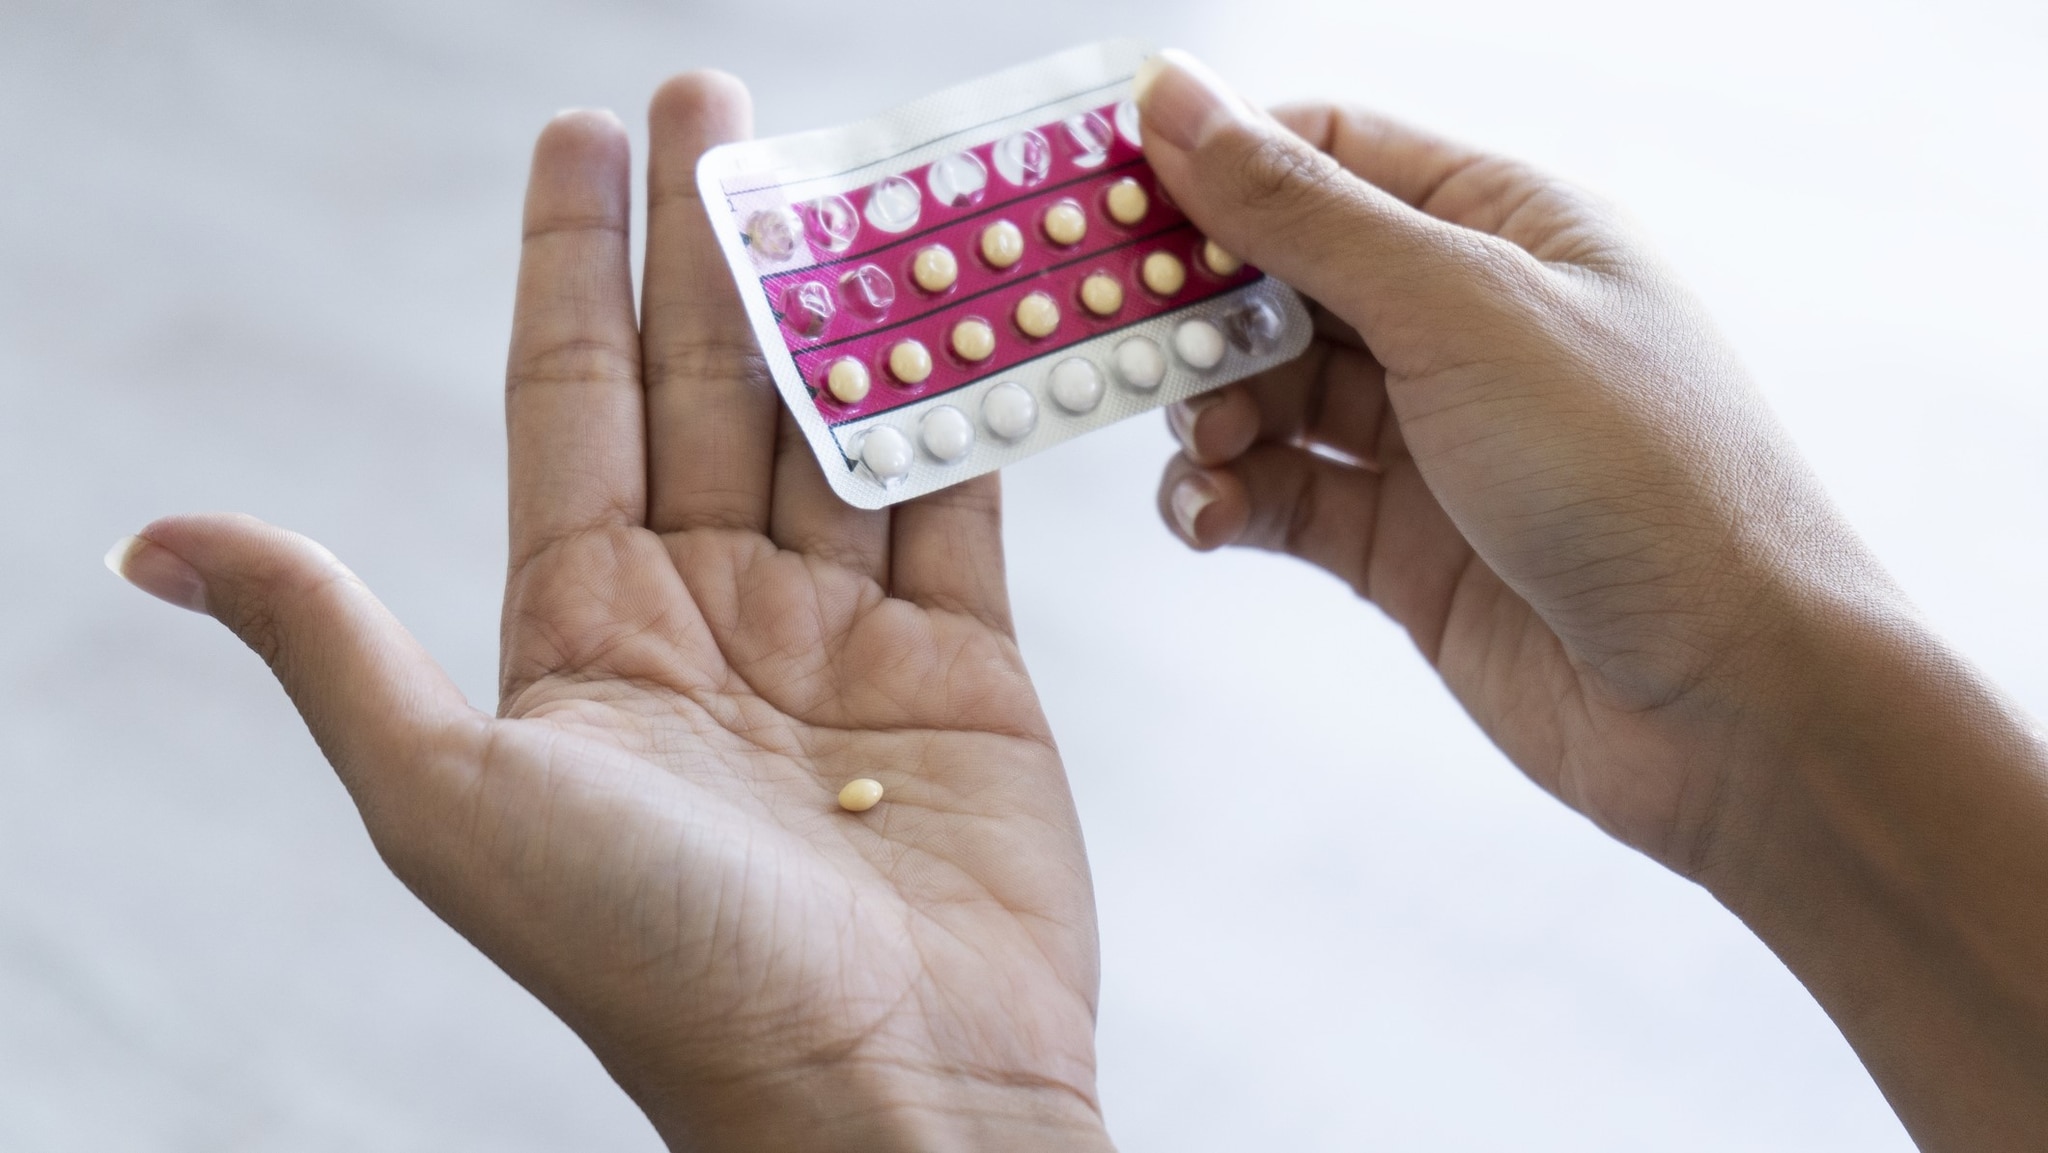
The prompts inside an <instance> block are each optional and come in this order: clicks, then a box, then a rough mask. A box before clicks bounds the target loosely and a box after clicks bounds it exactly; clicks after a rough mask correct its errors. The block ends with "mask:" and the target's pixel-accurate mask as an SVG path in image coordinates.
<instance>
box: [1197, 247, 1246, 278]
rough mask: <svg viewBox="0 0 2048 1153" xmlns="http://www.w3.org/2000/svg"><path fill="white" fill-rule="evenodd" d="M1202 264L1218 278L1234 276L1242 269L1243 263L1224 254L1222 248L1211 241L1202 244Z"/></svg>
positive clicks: (1226, 253) (1228, 254)
mask: <svg viewBox="0 0 2048 1153" xmlns="http://www.w3.org/2000/svg"><path fill="white" fill-rule="evenodd" d="M1202 263H1203V264H1205V265H1207V266H1208V267H1209V271H1211V272H1213V273H1215V274H1216V275H1218V276H1234V275H1236V274H1237V270H1238V269H1240V268H1243V267H1244V261H1242V260H1239V259H1238V258H1237V257H1235V256H1232V255H1231V254H1230V253H1228V252H1225V251H1224V250H1223V247H1222V246H1221V245H1219V244H1217V243H1216V242H1215V241H1213V240H1204V241H1203V242H1202Z"/></svg>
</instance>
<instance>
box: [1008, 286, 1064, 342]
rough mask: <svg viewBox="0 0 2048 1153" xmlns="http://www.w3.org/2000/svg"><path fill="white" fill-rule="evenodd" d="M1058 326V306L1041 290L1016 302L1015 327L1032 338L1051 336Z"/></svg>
mask: <svg viewBox="0 0 2048 1153" xmlns="http://www.w3.org/2000/svg"><path fill="white" fill-rule="evenodd" d="M1059 326H1060V306H1059V305H1057V304H1054V303H1053V299H1052V297H1050V296H1047V295H1046V294H1045V293H1043V292H1034V293H1032V294H1030V295H1029V296H1026V297H1025V298H1024V299H1022V300H1020V301H1018V302H1017V327H1018V328H1019V329H1021V330H1022V331H1023V333H1024V335H1026V336H1028V337H1031V338H1032V339H1034V340H1037V339H1042V338H1044V337H1047V336H1051V335H1052V333H1053V330H1054V329H1056V328H1058V327H1059Z"/></svg>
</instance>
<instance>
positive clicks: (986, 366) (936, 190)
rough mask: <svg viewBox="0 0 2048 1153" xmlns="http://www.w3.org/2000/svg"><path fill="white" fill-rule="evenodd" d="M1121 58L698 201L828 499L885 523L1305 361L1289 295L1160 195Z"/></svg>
mask: <svg viewBox="0 0 2048 1153" xmlns="http://www.w3.org/2000/svg"><path fill="white" fill-rule="evenodd" d="M1147 55H1148V50H1147V48H1146V47H1145V46H1144V45H1143V44H1142V43H1140V42H1138V41H1135V40H1111V41H1103V42H1100V43H1096V44H1090V45H1084V46H1082V47H1079V48H1074V49H1070V50H1068V51H1066V52H1063V53H1060V54H1058V55H1056V56H1052V57H1048V58H1046V59H1043V60H1039V61H1036V62H1033V63H1030V64H1025V65H1021V66H1018V67H1016V68H1011V69H1008V70H1005V71H1003V72H999V73H995V74H993V75H990V76H987V77H983V78H981V79H979V80H975V81H972V82H969V83H967V84H964V85H960V86H958V87H955V88H951V89H948V90H946V91H943V92H940V93H936V94H934V95H932V96H928V97H925V98H923V99H920V100H917V101H913V102H912V103H910V104H907V105H904V106H902V107H901V108H898V109H896V110H894V111H891V112H888V113H884V114H882V115H881V116H877V117H875V118H873V119H870V120H866V121H862V122H860V123H857V124H852V125H848V126H845V127H842V128H833V129H823V130H816V131H811V132H804V133H797V134H793V135H788V136H780V137H772V138H766V139H761V140H751V141H741V142H735V143H730V144H724V145H720V146H718V147H716V148H713V149H710V150H709V151H707V152H706V153H705V154H704V156H703V157H702V158H701V159H700V161H699V163H698V166H697V184H698V189H699V192H700V194H701V197H702V200H703V203H704V205H705V209H706V212H707V213H708V215H709V216H710V223H711V227H712V229H713V231H714V233H715V234H716V235H717V237H718V241H719V247H720V251H721V252H722V253H723V255H724V257H725V260H726V264H727V266H728V267H729V269H730V270H731V272H732V274H733V277H734V280H735V281H736V282H737V284H738V287H739V290H740V296H741V299H742V303H743V305H744V308H745V311H746V314H747V319H748V322H749V324H750V325H751V327H752V329H753V332H754V336H755V338H756V340H757V341H758V342H759V344H760V347H761V352H762V355H763V358H764V360H765V361H766V363H767V366H768V370H769V373H770V375H771V376H772V377H773V378H774V381H775V384H776V388H777V391H778V392H779V393H780V394H781V396H782V399H783V402H784V403H785V404H786V405H787V406H788V407H789V409H790V411H791V413H792V414H793V415H794V417H795V419H796V422H797V425H798V427H799V428H800V429H801V430H802V432H803V435H804V438H805V440H806V442H807V443H808V444H809V445H810V446H811V449H812V452H813V454H814V455H815V456H816V457H817V460H818V464H819V466H820V467H821V468H823V469H824V470H825V474H826V477H827V480H828V481H829V483H830V485H831V487H832V489H833V491H834V492H835V493H837V494H838V495H839V496H840V498H841V499H843V500H845V501H846V502H847V503H849V504H851V505H854V506H856V507H860V508H883V507H886V506H888V505H892V504H895V503H897V502H898V501H902V500H907V499H910V498H912V497H915V496H920V495H922V494H924V493H928V492H933V491H936V490H938V489H941V488H945V487H947V486H949V485H953V484H957V483H959V482H960V481H963V480H967V479H969V478H971V477H975V476H979V475H982V474H984V473H988V472H992V471H995V470H996V469H999V468H1001V467H1003V466H1004V465H1007V464H1011V463H1014V462H1016V461H1018V460H1021V459H1023V458H1025V457H1028V456H1031V455H1034V454H1036V453H1038V452H1042V451H1044V450H1046V449H1048V448H1051V447H1053V446H1054V445H1056V444H1059V443H1062V442H1064V441H1066V440H1069V439H1071V438H1073V437H1075V436H1079V435H1081V434H1083V433H1086V432H1089V431H1092V430H1094V429H1096V428H1100V427H1103V426H1105V425H1108V424H1111V423H1114V422H1115V421H1118V420H1122V419H1124V418H1126V417H1129V416H1134V415H1137V414H1138V413H1141V412H1144V411H1148V410H1150V409H1154V408H1158V407H1160V406H1162V405H1165V404H1170V403H1172V402H1174V401H1177V400H1181V399H1184V398H1186V397H1188V396H1192V395H1195V394H1197V393H1201V392H1205V391H1208V390H1210V389H1213V388H1217V387H1220V386H1221V385H1224V384H1227V383H1229V382H1231V381H1233V380H1238V379H1242V378H1243V377H1246V376H1249V375H1252V374H1253V373H1256V372H1259V371H1261V370H1263V369H1265V368H1269V367H1272V366H1273V365H1276V364H1280V363H1282V362H1284V361H1286V360H1289V359H1292V358H1293V357H1295V356H1298V355H1300V353H1301V352H1302V350H1303V349H1305V348H1306V347H1307V344H1308V340H1309V337H1310V329H1311V322H1310V319H1309V316H1308V313H1307V311H1306V309H1305V308H1304V307H1303V306H1302V303H1301V300H1300V298H1299V297H1298V296H1297V295H1296V294H1295V293H1294V292H1293V290H1292V289H1289V288H1287V287H1286V286H1285V285H1282V284H1280V283H1279V282H1277V281H1275V280H1272V279H1271V278H1269V277H1267V276H1265V275H1264V274H1263V273H1261V272H1260V271H1259V270H1258V269H1255V268H1251V267H1249V266H1245V265H1243V264H1242V263H1241V262H1238V261H1237V260H1236V259H1235V258H1234V257H1232V256H1230V254H1228V253H1226V252H1223V251H1222V250H1220V249H1218V248H1216V247H1215V246H1214V245H1213V244H1210V243H1209V242H1208V241H1207V240H1206V238H1204V237H1203V236H1202V235H1201V234H1200V233H1199V231H1197V230H1196V229H1195V227H1194V225H1193V224H1192V223H1191V222H1190V221H1188V220H1187V218H1186V217H1185V215H1183V214H1182V213H1180V212H1179V210H1178V208H1176V207H1175V206H1174V205H1173V203H1172V201H1171V198H1170V197H1168V196H1167V195H1166V193H1165V192H1164V190H1163V189H1161V188H1160V187H1159V185H1158V184H1157V182H1156V180H1155V179H1154V177H1153V175H1152V172H1151V168H1150V166H1149V165H1148V164H1146V163H1145V160H1144V154H1143V152H1142V151H1141V150H1140V148H1139V136H1138V124H1137V119H1138V118H1137V111H1136V108H1135V106H1134V105H1133V104H1132V102H1131V99H1130V83H1131V78H1132V76H1133V74H1134V73H1135V71H1136V69H1137V67H1138V65H1139V64H1140V63H1141V62H1142V61H1143V60H1144V59H1145V57H1146V56H1147Z"/></svg>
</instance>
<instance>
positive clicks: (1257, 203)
mask: <svg viewBox="0 0 2048 1153" xmlns="http://www.w3.org/2000/svg"><path fill="white" fill-rule="evenodd" d="M1337 174H1338V168H1337V163H1336V161H1334V160H1332V159H1331V158H1330V157H1328V156H1326V155H1324V154H1323V153H1321V152H1318V151H1316V150H1315V149H1313V148H1310V147H1308V146H1306V145H1304V144H1301V143H1300V142H1298V141H1292V140H1287V139H1285V138H1282V137H1279V136H1271V135H1268V136H1261V137H1260V138H1258V139H1257V140H1255V141H1253V142H1252V144H1251V146H1250V147H1249V148H1246V149H1245V150H1244V152H1243V153H1242V154H1241V155H1240V156H1239V157H1238V161H1237V184H1238V188H1239V189H1240V191H1241V195H1242V197H1243V200H1244V203H1245V205H1246V206H1247V207H1250V208H1254V209H1258V210H1261V211H1266V212H1278V213H1283V214H1286V213H1293V212H1298V211H1300V210H1302V209H1303V208H1305V207H1307V206H1309V205H1311V204H1313V203H1315V202H1316V201H1317V200H1318V199H1320V198H1322V197H1324V196H1327V195H1328V194H1329V193H1330V192H1331V190H1332V189H1333V188H1334V187H1335V183H1336V178H1337Z"/></svg>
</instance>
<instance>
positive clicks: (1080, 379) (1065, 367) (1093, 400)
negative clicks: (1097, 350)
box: [1049, 356, 1102, 415]
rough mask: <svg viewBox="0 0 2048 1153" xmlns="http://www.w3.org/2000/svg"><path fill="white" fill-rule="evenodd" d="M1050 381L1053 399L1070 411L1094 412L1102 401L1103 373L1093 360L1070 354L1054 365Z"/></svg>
mask: <svg viewBox="0 0 2048 1153" xmlns="http://www.w3.org/2000/svg"><path fill="white" fill-rule="evenodd" d="M1049 383H1050V386H1051V391H1052V398H1053V400H1054V401H1055V402H1056V403H1058V405H1059V406H1060V407H1061V408H1064V409H1066V410H1067V411H1068V412H1071V413H1074V414H1076V415H1079V414H1081V413H1084V412H1094V411H1095V406H1096V405H1098V404H1101V403H1102V373H1100V372H1098V371H1096V368H1095V364H1094V362H1093V361H1089V360H1084V359H1082V358H1081V357H1078V356H1070V357H1068V358H1067V359H1065V360H1063V361H1060V362H1059V363H1058V364H1055V365H1053V366H1052V377H1051V380H1050V382H1049Z"/></svg>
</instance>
